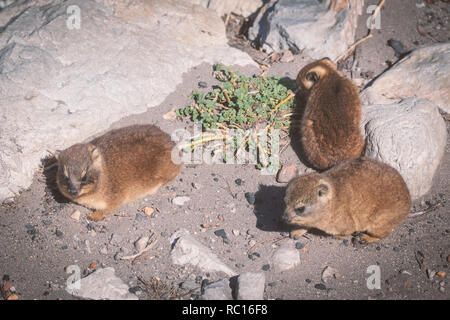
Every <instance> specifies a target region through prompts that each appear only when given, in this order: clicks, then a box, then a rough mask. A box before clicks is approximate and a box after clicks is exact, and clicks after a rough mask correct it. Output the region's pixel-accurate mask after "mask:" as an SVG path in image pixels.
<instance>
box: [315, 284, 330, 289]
mask: <svg viewBox="0 0 450 320" xmlns="http://www.w3.org/2000/svg"><path fill="white" fill-rule="evenodd" d="M314 288H316V289H318V290H327V287H325V285H324V284H323V283H318V284H316V285H315V286H314Z"/></svg>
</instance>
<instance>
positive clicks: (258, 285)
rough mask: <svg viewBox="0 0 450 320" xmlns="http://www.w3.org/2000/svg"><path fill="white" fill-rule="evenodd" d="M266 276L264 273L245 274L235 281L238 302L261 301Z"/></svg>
mask: <svg viewBox="0 0 450 320" xmlns="http://www.w3.org/2000/svg"><path fill="white" fill-rule="evenodd" d="M265 283H266V276H265V275H264V272H245V273H242V274H240V275H239V277H238V279H237V299H238V300H262V299H263V297H264V287H265Z"/></svg>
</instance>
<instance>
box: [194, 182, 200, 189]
mask: <svg viewBox="0 0 450 320" xmlns="http://www.w3.org/2000/svg"><path fill="white" fill-rule="evenodd" d="M192 187H193V188H194V189H196V190H199V189H201V188H202V185H201V184H200V183H195V182H192Z"/></svg>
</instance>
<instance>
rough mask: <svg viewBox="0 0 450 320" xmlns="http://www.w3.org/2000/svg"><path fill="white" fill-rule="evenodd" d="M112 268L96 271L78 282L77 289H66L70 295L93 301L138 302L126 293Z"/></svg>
mask: <svg viewBox="0 0 450 320" xmlns="http://www.w3.org/2000/svg"><path fill="white" fill-rule="evenodd" d="M114 273H115V271H114V268H111V267H110V268H101V269H97V270H96V271H95V272H94V273H91V274H90V275H88V276H87V277H85V278H83V279H81V280H80V282H79V284H80V286H79V288H69V287H66V291H67V292H69V293H70V294H72V295H74V296H77V297H81V298H85V299H94V300H138V297H137V296H136V295H134V294H132V293H130V292H129V291H128V289H129V287H128V286H127V285H126V284H125V283H124V282H123V281H122V280H121V279H120V278H118V277H116V276H115V274H114Z"/></svg>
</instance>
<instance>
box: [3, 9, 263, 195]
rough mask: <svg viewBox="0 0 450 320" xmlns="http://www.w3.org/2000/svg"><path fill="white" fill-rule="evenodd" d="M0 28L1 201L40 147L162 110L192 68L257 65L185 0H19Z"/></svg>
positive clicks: (24, 182)
mask: <svg viewBox="0 0 450 320" xmlns="http://www.w3.org/2000/svg"><path fill="white" fill-rule="evenodd" d="M69 5H75V6H77V7H75V8H79V12H80V13H81V20H80V25H79V26H80V28H79V29H77V28H76V27H77V24H76V23H75V24H74V23H73V22H74V21H75V20H74V14H75V13H71V12H69V13H67V9H68V6H69ZM75 22H76V21H75ZM0 25H1V26H3V28H1V30H0V66H1V68H0V88H1V89H0V119H2V125H1V127H0V137H1V138H0V201H2V200H6V199H7V198H11V197H13V196H14V195H16V194H18V192H19V191H20V190H22V189H23V188H26V187H28V186H29V185H30V184H31V182H32V177H33V174H34V172H35V171H36V170H37V169H38V168H39V165H40V159H41V158H43V157H45V156H46V155H48V153H47V151H46V150H52V151H55V150H57V149H65V148H67V147H69V146H70V145H72V144H74V143H77V142H82V141H86V140H87V139H89V138H91V137H93V136H94V135H98V134H100V133H103V132H104V131H105V130H107V129H108V128H109V127H110V126H111V124H112V123H114V122H115V121H118V120H119V119H121V118H123V117H125V116H128V115H131V114H138V113H142V112H145V111H147V110H148V108H151V107H154V106H157V105H159V104H160V103H162V102H163V101H164V100H165V98H166V97H167V96H168V95H169V94H170V93H172V92H173V91H175V88H176V87H177V85H178V84H180V83H181V82H182V75H183V74H184V73H186V72H188V71H189V69H190V68H192V67H194V66H197V65H199V64H201V63H203V62H206V63H211V64H212V63H216V62H219V61H220V62H222V63H224V64H226V65H233V64H237V65H253V66H255V65H256V64H255V63H254V62H253V60H252V59H251V58H250V57H249V56H248V55H247V54H246V53H243V52H241V51H239V50H237V49H234V48H231V47H229V46H228V44H227V38H226V35H225V27H224V24H223V22H222V21H221V19H220V18H219V17H218V16H217V15H211V14H210V11H209V10H208V9H204V8H202V7H200V6H193V5H192V4H189V3H188V2H186V1H183V0H174V1H166V0H154V1H144V0H137V1H131V0H120V1H119V0H71V1H68V2H67V1H63V0H53V1H48V0H36V1H32V2H30V1H20V2H19V3H18V4H17V5H12V6H9V7H7V8H5V9H3V10H2V14H1V15H0ZM175 25H176V26H177V27H176V28H174V26H175ZM205 30H207V32H205Z"/></svg>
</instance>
